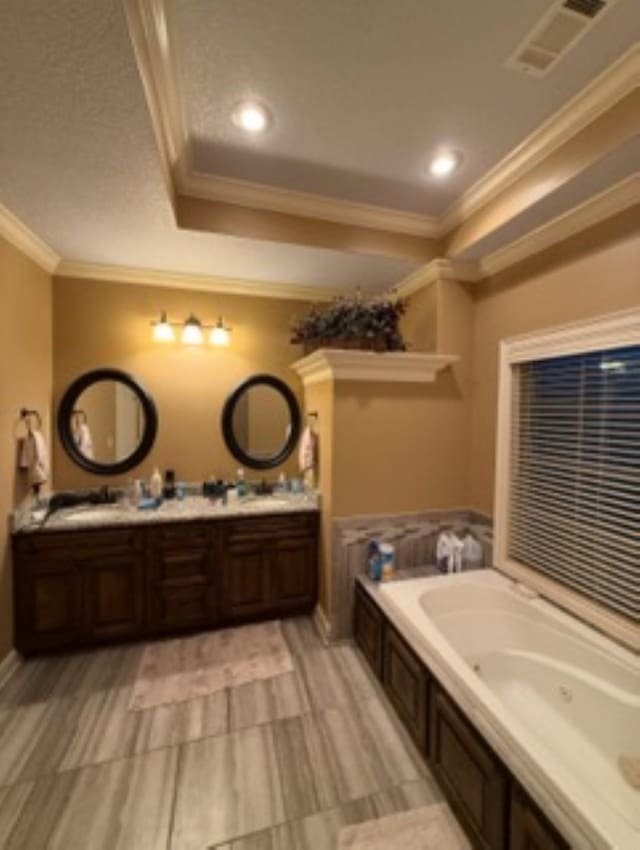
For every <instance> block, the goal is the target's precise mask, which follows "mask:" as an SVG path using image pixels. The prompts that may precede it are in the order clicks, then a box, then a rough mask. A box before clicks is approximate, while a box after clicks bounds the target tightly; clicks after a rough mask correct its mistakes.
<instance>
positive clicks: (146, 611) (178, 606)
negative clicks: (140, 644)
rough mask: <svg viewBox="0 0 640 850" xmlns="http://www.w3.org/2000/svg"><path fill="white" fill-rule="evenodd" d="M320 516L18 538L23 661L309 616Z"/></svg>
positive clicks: (18, 631) (18, 635)
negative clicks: (28, 657) (66, 651)
mask: <svg viewBox="0 0 640 850" xmlns="http://www.w3.org/2000/svg"><path fill="white" fill-rule="evenodd" d="M317 543H318V514H317V512H315V511H308V512H302V511H301V512H298V513H282V514H272V515H268V516H265V515H261V516H258V517H254V516H244V517H229V518H216V519H212V520H206V521H195V522H191V521H189V522H167V523H158V524H155V523H154V524H149V525H146V526H144V527H143V526H138V527H137V526H135V525H132V526H131V527H127V528H122V527H118V528H112V529H104V528H100V529H95V530H70V531H33V532H26V533H25V532H23V533H19V534H15V535H14V538H13V562H14V611H15V642H16V647H17V649H18V650H19V651H20V652H21V653H22V654H24V655H34V654H37V653H40V652H49V651H53V650H59V649H72V648H76V647H81V646H92V645H102V644H105V643H109V642H114V641H117V640H134V639H138V638H143V637H151V636H159V635H168V634H179V633H181V632H187V631H190V630H196V629H201V628H202V629H204V628H215V627H218V626H223V625H232V624H234V623H240V622H248V621H250V620H259V619H268V618H272V617H281V616H287V615H292V614H302V613H307V612H310V611H311V610H312V609H313V607H314V605H315V601H316V585H317Z"/></svg>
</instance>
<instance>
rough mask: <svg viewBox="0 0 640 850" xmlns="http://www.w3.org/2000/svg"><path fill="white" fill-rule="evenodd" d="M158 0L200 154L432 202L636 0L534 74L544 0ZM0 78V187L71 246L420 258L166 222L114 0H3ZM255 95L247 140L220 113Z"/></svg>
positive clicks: (574, 86)
mask: <svg viewBox="0 0 640 850" xmlns="http://www.w3.org/2000/svg"><path fill="white" fill-rule="evenodd" d="M168 3H169V6H170V9H171V10H172V12H173V13H174V16H175V18H176V20H175V22H174V24H175V32H176V33H177V36H178V45H179V48H181V49H179V59H180V63H181V68H180V73H181V75H182V78H183V80H184V89H183V96H184V99H185V103H186V106H187V112H188V115H189V123H190V126H191V129H192V132H193V135H194V141H195V151H196V154H197V158H198V160H199V164H200V165H203V164H204V163H206V164H207V166H208V167H211V168H212V169H213V171H215V172H218V173H220V172H222V173H225V174H227V175H229V176H236V177H242V178H243V179H252V178H255V179H259V180H264V181H265V182H271V183H274V184H277V183H281V184H283V185H286V186H289V187H291V188H299V189H307V190H317V191H319V192H320V193H325V194H328V195H337V196H341V197H349V198H353V199H356V200H360V201H369V202H371V201H374V202H375V201H377V202H380V203H383V204H384V205H387V206H397V207H400V208H406V209H417V210H419V211H422V212H434V211H438V210H441V209H443V208H444V207H445V206H446V205H447V204H448V203H449V202H450V201H451V200H452V198H453V196H454V195H457V194H459V193H460V192H461V191H462V190H463V189H464V188H465V187H466V186H468V185H469V184H470V183H472V182H473V181H474V180H475V179H476V178H477V177H478V176H480V174H482V173H483V172H484V171H485V170H486V168H487V167H489V166H491V165H492V164H493V163H494V162H495V161H496V160H497V159H499V158H500V157H501V156H502V155H503V154H504V153H506V152H507V151H508V150H509V149H510V148H512V147H513V145H514V144H516V143H517V142H518V141H520V139H521V138H522V137H523V136H524V135H526V134H527V133H529V132H530V131H531V130H532V129H533V128H534V127H535V126H536V125H537V124H538V123H539V121H540V120H541V119H543V118H545V117H546V116H547V115H548V114H549V113H551V112H553V111H554V110H555V109H556V108H557V107H558V106H560V105H561V103H562V102H564V101H565V100H566V98H567V97H569V96H571V95H572V94H574V93H575V92H576V91H577V90H578V89H580V88H581V87H582V86H583V85H584V84H585V83H586V82H587V81H588V80H589V79H590V78H591V77H593V76H594V75H595V74H596V73H597V72H599V71H600V70H601V69H602V68H604V67H605V66H607V65H608V64H610V63H611V62H612V61H613V60H614V59H615V58H616V57H617V55H618V54H619V53H620V52H621V51H622V50H623V49H624V48H625V47H626V46H627V45H628V44H629V43H631V41H632V40H633V39H634V38H635V39H637V37H638V29H639V28H640V16H639V15H638V4H639V0H619V2H618V4H617V6H616V7H614V9H613V11H612V12H611V13H610V14H609V15H607V16H606V17H605V18H604V19H603V21H602V23H601V24H599V25H598V27H597V28H596V29H595V30H594V31H593V33H592V34H589V35H588V36H587V37H586V38H585V39H584V40H583V41H582V42H581V44H580V45H579V46H578V47H577V48H576V49H575V50H574V51H573V52H572V53H570V54H569V56H568V57H567V58H566V59H565V60H563V61H562V63H561V64H560V65H559V66H558V68H557V69H556V70H555V71H554V72H553V73H552V74H550V75H549V76H548V77H547V78H545V79H543V80H535V79H530V78H527V77H524V76H519V75H517V74H514V73H512V72H508V71H506V70H504V68H503V60H504V58H505V57H506V56H507V55H508V54H509V53H510V52H511V50H512V49H513V47H514V45H515V44H516V43H517V42H518V41H519V40H520V38H521V37H522V36H523V35H524V34H525V32H526V31H527V29H528V28H529V27H530V25H531V23H532V22H533V21H534V20H535V19H536V17H537V16H538V15H539V14H540V13H541V12H543V11H544V10H545V9H546V8H547V7H548V5H549V0H518V3H514V2H513V0H485V2H483V3H475V2H470V0H429V2H427V1H426V0H268V2H266V0H168ZM461 57H463V58H461ZM0 80H1V81H2V82H1V85H0V203H3V204H4V205H6V206H7V207H8V208H9V209H10V210H11V211H12V212H14V213H15V214H16V215H17V216H19V217H20V218H21V219H22V220H23V221H24V222H25V223H26V224H27V226H28V227H30V228H31V229H32V230H33V231H34V232H35V233H36V234H38V236H40V237H41V238H42V239H44V240H45V241H46V242H47V243H49V244H50V245H51V247H52V248H54V250H55V251H56V252H57V253H59V254H60V255H62V256H63V257H65V258H66V259H69V260H79V261H82V262H95V263H106V264H112V265H124V266H136V267H142V268H151V269H160V270H172V271H176V272H183V273H199V274H206V275H219V276H225V277H236V278H244V279H249V280H256V281H258V280H274V281H279V282H283V283H303V284H313V285H317V286H318V287H322V286H327V287H331V288H333V287H344V288H350V287H355V286H356V285H361V286H362V287H364V288H370V289H372V290H380V289H384V288H385V287H387V286H389V285H391V284H392V283H394V282H396V281H397V280H399V279H400V278H402V277H403V276H405V275H406V274H408V273H409V272H411V271H412V270H413V269H414V268H415V264H412V263H409V262H402V261H399V260H393V259H388V258H383V257H379V256H364V255H358V254H347V253H343V252H338V251H329V250H323V249H318V248H305V247H300V246H293V245H286V244H277V243H270V242H258V241H256V240H249V239H238V238H234V237H227V236H219V235H214V234H209V233H191V232H187V231H184V230H179V229H178V228H177V227H176V223H175V219H174V215H173V210H172V207H171V204H170V201H169V197H168V193H167V189H166V186H165V183H164V179H163V172H162V169H161V165H160V160H159V155H158V152H157V148H156V142H155V137H154V134H153V131H152V126H151V121H150V117H149V111H148V107H147V103H146V100H145V97H144V93H143V89H142V85H141V82H140V78H139V75H138V70H137V66H136V63H135V59H134V55H133V50H132V46H131V41H130V38H129V34H128V31H127V26H126V20H125V15H124V11H123V7H122V3H121V0H56V2H55V3H44V2H42V0H2V2H0ZM249 95H251V96H257V97H260V98H263V99H264V100H265V101H267V102H268V103H269V104H270V105H271V107H272V108H273V109H274V112H275V114H276V124H275V127H274V128H273V131H272V132H271V133H269V134H268V135H267V136H265V137H264V138H263V139H259V140H258V139H256V140H254V141H253V142H252V143H250V144H249V143H247V142H246V140H244V139H240V138H239V137H238V135H237V134H236V131H235V130H234V128H233V126H232V125H231V123H230V121H229V111H230V108H231V106H232V105H233V104H234V103H235V102H236V100H238V99H239V98H241V97H244V96H249ZM440 143H450V144H452V145H455V146H457V147H460V148H462V150H463V151H464V152H465V155H466V161H465V166H464V168H463V169H462V171H461V172H460V174H459V175H458V176H457V177H455V178H454V180H452V181H451V183H447V184H438V186H437V187H436V186H435V184H432V183H429V182H428V181H425V179H424V177H423V172H424V167H425V165H426V161H427V159H428V155H429V153H430V151H431V149H432V148H433V147H435V146H437V145H438V144H440ZM585 179H587V181H588V180H589V179H590V178H589V176H588V173H587V175H585ZM579 185H580V181H576V182H575V183H572V184H571V185H570V187H568V191H567V193H566V194H564V195H562V199H563V203H565V204H567V205H568V204H570V202H571V198H572V197H573V198H578V199H580V198H581V195H580V192H581V191H582V190H580V189H579ZM572 191H574V192H575V194H573V195H572V194H571V192H572ZM573 202H574V203H575V200H574V201H573Z"/></svg>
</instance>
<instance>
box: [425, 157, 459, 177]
mask: <svg viewBox="0 0 640 850" xmlns="http://www.w3.org/2000/svg"><path fill="white" fill-rule="evenodd" d="M461 162H462V154H460V153H458V152H457V151H442V152H441V153H439V154H438V155H437V156H436V157H434V158H433V159H432V160H431V165H430V166H429V171H430V172H431V174H432V175H433V176H434V177H448V176H449V174H453V172H454V171H455V170H456V169H457V168H459V167H460V163H461Z"/></svg>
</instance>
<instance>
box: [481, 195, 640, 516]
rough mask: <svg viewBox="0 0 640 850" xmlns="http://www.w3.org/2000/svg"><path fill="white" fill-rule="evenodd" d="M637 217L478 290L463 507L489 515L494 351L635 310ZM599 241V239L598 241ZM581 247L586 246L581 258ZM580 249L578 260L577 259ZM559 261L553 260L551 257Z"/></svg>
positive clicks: (639, 249) (638, 297)
mask: <svg viewBox="0 0 640 850" xmlns="http://www.w3.org/2000/svg"><path fill="white" fill-rule="evenodd" d="M637 212H638V211H637V210H636V215H637ZM638 220H639V219H638V218H637V217H635V222H636V223H635V225H632V226H631V227H629V226H628V225H629V223H630V221H631V222H632V221H633V219H631V220H629V219H628V217H624V219H622V218H621V219H620V221H619V222H618V232H619V233H620V234H621V235H620V238H618V239H616V240H614V241H610V238H609V237H610V236H611V233H612V229H613V227H614V226H615V222H609V223H608V224H607V225H606V227H605V228H602V227H600V228H597V229H594V230H593V231H592V232H585V233H583V234H581V235H580V236H579V237H577V238H576V239H575V240H572V243H571V244H566V245H565V246H563V251H564V255H565V261H564V262H562V263H560V264H558V265H551V261H552V260H553V253H554V252H548V253H547V254H546V256H545V258H544V259H545V264H546V263H549V266H547V267H546V268H540V267H538V268H536V265H535V263H531V264H528V265H527V267H526V269H525V270H524V273H523V271H522V270H521V271H520V272H518V273H516V271H514V272H511V273H510V274H509V275H504V276H503V277H501V278H500V279H499V280H496V281H494V282H493V283H490V284H487V285H484V286H483V287H482V288H481V289H480V290H478V293H477V299H476V311H475V323H474V334H473V337H474V338H473V349H472V358H471V359H472V364H473V387H474V391H473V410H472V424H471V439H470V444H469V450H470V455H469V465H470V470H471V480H470V490H469V499H468V502H469V504H470V505H471V506H472V507H475V508H477V509H479V510H482V511H485V512H487V513H493V492H494V487H493V482H494V463H495V429H496V408H497V403H498V390H497V386H498V346H499V341H500V340H501V339H502V338H504V337H509V336H515V335H517V334H522V333H528V332H531V331H535V330H538V329H541V328H547V327H551V326H553V325H559V324H563V323H567V322H574V321H577V320H579V319H587V318H590V317H593V316H597V315H600V314H604V313H611V312H615V311H617V310H624V309H628V308H631V307H638V306H640V238H639V237H638V226H637V222H638ZM601 239H602V242H601V241H600V240H601ZM585 246H591V250H590V253H588V254H587V255H584V250H585ZM578 252H582V253H583V256H578ZM556 258H557V256H556Z"/></svg>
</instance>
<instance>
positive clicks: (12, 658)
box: [0, 649, 22, 688]
mask: <svg viewBox="0 0 640 850" xmlns="http://www.w3.org/2000/svg"><path fill="white" fill-rule="evenodd" d="M20 664H22V658H21V657H20V655H18V653H17V652H16V650H15V649H11V650H9V652H8V653H7V654H6V655H5V657H4V658H3V659H2V661H0V688H2V687H3V686H4V684H5V682H7V681H8V680H9V679H10V678H11V676H13V674H14V673H15V671H16V669H17V668H18V667H19V666H20Z"/></svg>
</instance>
